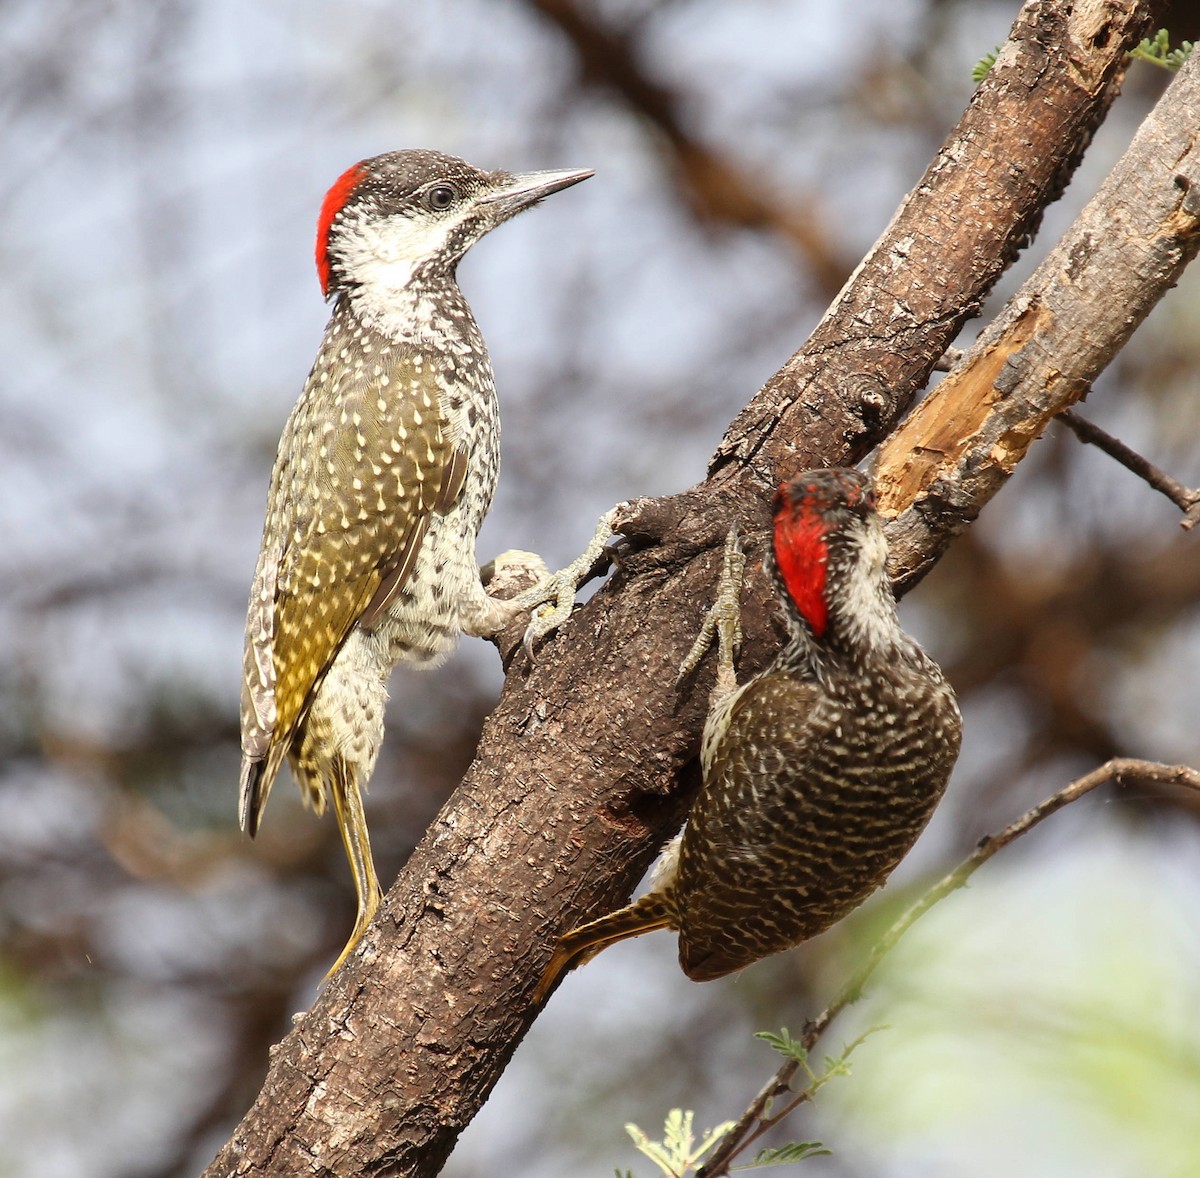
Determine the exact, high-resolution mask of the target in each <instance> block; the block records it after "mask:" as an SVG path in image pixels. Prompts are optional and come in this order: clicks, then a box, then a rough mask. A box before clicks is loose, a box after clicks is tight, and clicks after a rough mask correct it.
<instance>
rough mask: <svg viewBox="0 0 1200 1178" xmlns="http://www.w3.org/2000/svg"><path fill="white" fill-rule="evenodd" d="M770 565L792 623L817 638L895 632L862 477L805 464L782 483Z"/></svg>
mask: <svg viewBox="0 0 1200 1178" xmlns="http://www.w3.org/2000/svg"><path fill="white" fill-rule="evenodd" d="M774 521H775V524H774V544H773V551H774V568H775V576H776V579H777V582H778V584H779V587H780V590H781V592H782V595H783V596H784V598H785V600H786V601H787V602H788V604H789V606H790V607H791V608H790V610H789V613H791V614H793V615H794V619H793V621H796V620H798V621H800V622H802V624H803V626H804V627H805V628H806V629H807V632H808V633H809V635H811V637H812V638H813V639H815V640H816V641H817V642H828V641H834V640H838V639H843V640H849V641H851V642H862V641H867V642H875V641H878V640H882V639H883V638H885V637H890V635H891V633H892V632H893V631H894V630H895V627H896V622H895V616H896V611H895V599H894V598H893V597H892V592H891V588H890V587H889V585H888V581H887V573H886V563H887V541H886V539H885V538H884V534H883V524H882V522H881V520H880V519H879V516H878V514H877V513H876V510H875V495H874V492H873V491H872V489H871V483H870V481H869V480H868V479H867V477H866V476H865V475H862V474H859V473H858V471H855V470H848V469H840V468H835V469H830V470H809V471H805V472H803V473H802V474H799V475H797V476H796V477H795V478H793V479H790V480H789V481H788V482H785V483H783V484H781V485H780V487H779V489H778V491H777V492H776V493H775V506H774Z"/></svg>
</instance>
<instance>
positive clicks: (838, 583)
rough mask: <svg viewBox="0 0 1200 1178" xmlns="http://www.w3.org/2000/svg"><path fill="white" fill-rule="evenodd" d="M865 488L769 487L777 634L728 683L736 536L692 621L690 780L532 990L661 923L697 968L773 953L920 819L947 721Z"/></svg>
mask: <svg viewBox="0 0 1200 1178" xmlns="http://www.w3.org/2000/svg"><path fill="white" fill-rule="evenodd" d="M886 559H887V543H886V540H885V539H884V534H883V525H882V522H881V521H880V519H879V517H878V515H877V514H876V512H875V503H874V496H873V494H872V492H871V489H870V484H869V483H868V482H867V480H866V479H865V478H864V477H863V476H862V475H860V474H858V473H857V472H855V471H852V470H841V469H836V470H813V471H808V472H806V473H804V474H801V475H799V476H797V477H796V478H795V479H793V480H791V481H790V482H788V483H785V484H783V485H782V486H781V487H780V488H779V491H778V492H777V494H776V497H775V506H774V534H773V543H772V551H771V553H770V555H769V556H768V560H767V566H768V568H769V570H770V572H771V574H772V576H773V579H774V582H775V587H776V590H777V592H778V596H779V599H780V602H781V604H782V608H783V616H784V620H785V622H786V625H787V630H788V641H787V644H786V645H785V646H784V648H783V649H782V650H781V651H780V652H779V654H778V655H777V656H776V657H775V659H774V661H773V662H772V663H771V664H770V666H769V667H767V669H766V670H765V671H763V672H762V673H761V674H759V675H756V676H755V677H754V678H752V679H750V680H749V681H748V682H747V683H744V684H743V685H742V686H741V687H738V686H737V684H736V679H735V677H734V673H733V648H734V646H735V645H736V642H737V638H738V635H739V626H738V611H739V606H738V594H739V590H740V584H741V575H742V563H743V562H742V559H741V553H740V550H739V549H738V547H737V542H736V537H735V536H733V535H732V534H731V536H730V541H729V543H728V544H727V546H726V561H725V570H724V573H723V575H722V587H721V591H720V594H719V597H718V601H717V604H716V605H715V606H714V609H713V613H712V614H711V615H710V620H709V622H708V623H706V628H705V630H706V632H704V633H702V634H701V637H700V639H698V640H697V644H696V647H694V648H693V652H692V654H691V655H690V656H689V659H688V660H685V662H684V667H683V670H682V672H681V676H682V674H686V673H687V672H688V671H690V670H691V667H692V666H694V665H695V662H696V661H698V659H699V658H700V657H701V655H702V654H703V651H704V648H705V646H706V645H707V642H708V640H709V638H710V637H711V629H712V627H713V625H714V624H715V626H716V629H717V631H718V634H719V638H720V667H719V670H718V675H717V683H716V686H715V687H714V689H713V694H712V698H711V702H710V706H709V713H708V718H707V721H706V723H705V727H704V737H703V743H702V746H701V766H702V768H703V772H704V782H703V785H702V786H701V788H700V792H699V794H698V795H697V798H696V801H695V804H694V805H693V807H692V810H691V813H690V815H689V817H688V820H687V824H686V826H685V827H684V829H683V833H682V834H681V835H679V836H678V837H677V838H676V839H674V840H673V841H672V842H671V843H670V844H668V846H667V848H666V850H665V851H664V853H663V856H662V858H661V859H660V862H659V864H658V867H657V870H656V872H655V875H654V877H653V879H652V881H651V885H650V890H649V891H648V892H647V894H646V895H645V896H643V897H642V898H641V899H640V900H637V901H636V902H634V903H632V904H630V905H628V906H627V907H625V908H622V909H620V910H618V911H617V912H614V913H611V914H610V915H608V916H604V917H601V918H600V919H598V920H594V921H592V922H591V923H589V924H584V925H581V926H580V927H578V928H576V929H574V930H572V931H571V932H569V933H567V934H566V935H565V936H564V937H562V938H561V939H560V940H559V943H558V946H557V948H556V949H555V952H554V955H553V957H552V958H551V961H550V964H549V965H548V966H547V968H546V971H545V973H544V974H543V976H542V979H541V982H540V983H539V985H538V989H537V993H536V998H537V999H538V1000H540V999H541V998H543V997H544V996H545V995H546V994H547V993H548V992H549V990H550V988H551V986H552V985H553V984H554V982H555V981H556V980H557V979H558V978H559V977H560V976H561V975H562V974H563V973H565V972H566V971H567V970H569V969H571V968H572V967H574V966H575V965H578V964H581V963H582V962H584V961H586V960H588V959H589V958H590V957H591V956H592V955H593V954H595V953H597V952H599V951H600V950H601V949H604V948H606V947H607V946H609V945H611V944H614V943H616V942H617V941H621V940H624V939H626V938H627V937H634V936H638V935H640V934H641V933H645V932H650V931H651V930H653V929H658V928H671V929H676V930H677V931H678V932H679V961H680V965H681V966H682V967H683V971H684V972H685V973H686V974H687V975H688V977H690V978H692V979H693V980H694V981H698V982H701V981H709V980H711V979H713V978H719V977H723V976H724V975H725V974H728V973H732V972H734V971H735V970H739V969H742V968H743V967H745V966H747V965H750V964H752V963H753V962H755V961H759V960H760V959H762V958H763V957H767V956H769V955H770V954H772V953H778V952H780V951H781V950H784V949H790V948H792V947H793V946H795V945H798V944H800V943H801V942H802V941H805V940H807V939H808V938H809V937H812V936H815V935H816V934H817V933H819V932H822V931H823V930H824V929H826V928H828V927H829V926H830V925H832V924H833V923H834V922H836V921H837V920H839V919H841V917H843V916H845V915H846V914H847V913H849V912H850V911H851V910H852V909H853V908H855V907H856V906H857V905H858V904H860V903H862V901H863V900H865V899H866V898H867V897H868V896H869V895H870V894H871V893H872V892H874V891H875V890H876V889H877V888H878V887H880V886H881V885H882V884H883V882H884V881H885V880H886V879H887V877H888V875H889V874H891V872H892V869H893V868H895V866H896V865H897V864H898V863H899V862H900V860H901V859H902V858H903V857H904V855H905V854H906V853H907V852H908V850H909V848H910V847H911V846H912V845H913V843H914V842H915V841H916V839H917V836H918V835H919V834H920V833H921V831H922V830H923V829H924V827H925V824H926V823H927V822H928V820H929V817H930V815H931V814H932V813H933V809H934V807H935V806H936V804H937V802H938V799H939V798H940V797H941V795H942V792H943V790H944V789H945V786H946V782H947V781H948V780H949V777H950V772H951V770H952V769H953V767H954V762H955V760H956V759H957V757H958V750H959V744H960V740H961V719H960V716H959V711H958V705H957V703H956V701H955V698H954V693H953V691H952V690H951V688H950V686H949V684H947V682H946V680H945V678H944V677H943V675H942V672H941V670H940V668H939V667H938V666H937V665H936V664H935V663H934V662H933V661H932V660H931V659H930V658H929V657H928V656H927V655H926V654H925V652H924V651H923V650H921V648H920V647H919V646H918V645H917V643H916V642H915V641H913V639H912V638H910V637H909V636H908V635H907V634H906V633H905V632H904V631H903V630H902V629H901V628H900V623H899V618H898V617H897V614H896V602H895V598H894V597H893V595H892V591H891V587H890V585H889V583H888V580H887V573H886V569H885V564H886Z"/></svg>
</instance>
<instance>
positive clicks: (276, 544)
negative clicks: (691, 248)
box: [240, 151, 607, 974]
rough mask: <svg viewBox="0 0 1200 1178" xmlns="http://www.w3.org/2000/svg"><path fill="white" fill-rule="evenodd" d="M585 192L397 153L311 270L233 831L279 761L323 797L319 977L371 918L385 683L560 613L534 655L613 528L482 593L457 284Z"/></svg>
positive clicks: (467, 323) (350, 177)
mask: <svg viewBox="0 0 1200 1178" xmlns="http://www.w3.org/2000/svg"><path fill="white" fill-rule="evenodd" d="M591 174H592V173H591V172H590V171H564V172H531V173H526V174H523V175H511V174H509V173H507V172H485V171H481V170H480V169H478V168H475V167H472V166H471V165H470V164H467V163H465V162H464V161H463V160H460V159H456V158H454V157H453V156H448V155H443V154H441V153H440V152H434V151H397V152H391V153H388V154H386V155H381V156H376V157H375V158H373V159H368V160H364V161H362V162H361V163H359V164H356V165H355V166H354V167H352V168H350V169H349V170H348V171H347V172H346V173H345V174H344V175H342V177H341V178H340V179H339V180H338V181H337V182H336V183H335V184H334V185H333V187H332V188H331V189H330V190H329V193H328V195H327V196H326V198H325V202H324V205H323V207H322V209H321V215H320V219H319V222H318V228H317V247H316V256H317V271H318V274H319V276H320V280H321V288H322V291H323V292H324V294H325V295H326V297H327V298H333V299H335V300H336V301H335V303H334V308H333V315H332V318H331V319H330V321H329V325H328V327H327V328H326V329H325V336H324V339H323V340H322V343H321V347H320V350H319V352H318V354H317V359H316V362H315V363H314V365H313V368H312V372H311V373H310V375H309V377H308V380H307V382H306V383H305V385H304V390H303V392H302V393H301V395H300V399H299V401H298V402H297V403H296V406H295V408H294V409H293V410H292V413H291V416H290V417H289V418H288V422H287V425H286V426H285V428H284V431H283V436H282V438H281V440H280V443H279V452H278V456H277V457H276V460H275V468H274V471H273V473H272V476H271V487H270V492H269V495H268V499H267V511H266V522H265V525H264V529H263V540H262V548H261V550H260V552H259V558H258V566H257V568H256V570H255V574H254V583H253V586H252V588H251V593H250V605H249V612H248V618H247V624H246V648H245V661H244V679H243V685H242V753H243V760H242V778H241V799H240V815H241V824H242V828H243V829H244V830H246V831H247V832H248V833H249V834H251V835H253V834H254V833H255V832H256V831H257V829H258V824H259V821H260V818H261V815H262V811H263V807H264V806H265V805H266V801H267V796H268V794H269V792H270V789H271V785H272V783H273V782H274V780H275V777H276V775H277V774H278V772H279V769H280V767H281V766H282V764H283V761H284V758H285V757H286V758H287V759H288V760H289V761H290V763H291V767H292V771H293V773H294V775H295V777H296V780H297V782H298V784H299V786H300V789H301V791H302V793H303V795H304V798H305V801H306V802H307V803H308V804H309V805H310V806H311V807H312V808H313V809H314V810H316V811H317V813H318V814H320V813H322V812H323V811H324V809H325V805H326V801H327V799H328V798H329V797H332V799H333V804H334V810H335V812H336V815H337V821H338V826H339V828H340V830H341V834H342V839H343V842H344V843H345V847H346V853H347V856H348V857H349V860H350V864H351V867H352V869H353V872H354V882H355V888H356V891H357V894H358V917H357V920H356V922H355V925H354V931H353V933H352V934H351V937H350V940H349V942H348V944H347V945H346V947H345V949H344V950H343V951H342V954H341V956H340V957H339V958H338V960H337V962H336V963H335V964H334V966H333V969H331V970H330V973H331V974H332V973H333V971H334V970H336V969H337V968H338V966H339V965H341V963H342V961H343V960H345V958H346V956H347V955H348V954H349V952H350V951H351V950H352V949H353V948H354V946H355V944H356V943H357V942H358V940H359V938H360V937H361V936H362V934H363V932H364V930H365V929H366V927H367V925H368V924H369V923H370V920H371V917H372V916H373V915H374V913H375V910H376V908H377V907H378V904H379V900H380V888H379V882H378V879H377V878H376V874H375V868H374V864H373V861H372V856H371V846H370V842H369V840H368V837H367V826H366V820H365V818H364V815H363V808H362V799H361V796H360V791H361V790H362V788H363V787H364V786H365V785H366V782H367V779H368V778H369V777H370V775H371V771H372V769H373V768H374V765H375V760H376V757H377V755H378V752H379V746H380V742H381V740H382V738H383V707H384V702H385V700H386V698H387V687H386V685H387V679H388V676H389V674H390V673H391V670H392V668H393V667H394V666H395V664H396V663H397V662H398V661H400V660H406V661H408V662H410V663H413V664H416V665H424V666H432V665H435V664H436V663H438V662H440V661H441V660H442V659H443V658H444V657H445V656H446V654H448V653H449V651H450V650H451V649H452V648H453V646H454V644H455V642H456V641H457V639H458V635H459V633H460V632H465V633H468V634H476V635H491V634H494V633H496V632H498V631H499V630H501V629H503V628H504V626H505V625H507V624H508V622H510V621H511V620H512V619H513V617H514V616H515V615H516V614H517V613H519V612H520V611H521V610H525V609H530V608H531V607H534V606H536V605H538V604H541V603H544V602H547V601H551V600H553V601H554V602H555V603H556V606H555V609H553V610H552V611H550V612H549V613H547V614H542V615H540V616H535V618H534V620H533V621H532V622H531V623H530V627H529V630H528V631H527V633H526V643H527V645H528V644H529V643H530V642H531V641H532V640H533V639H534V638H537V637H540V636H541V635H543V634H544V633H547V632H548V631H549V630H550V629H553V628H554V626H556V625H557V624H558V623H559V622H560V621H561V620H562V618H563V617H564V616H565V615H566V614H567V613H568V612H569V610H570V602H571V600H572V599H573V596H574V591H575V587H576V584H577V582H578V580H579V579H580V577H581V575H582V574H583V572H584V571H585V566H590V565H591V563H592V560H593V559H594V557H595V556H596V554H597V552H598V550H599V548H600V547H601V546H602V543H603V539H604V537H605V535H607V528H606V523H607V517H606V519H605V520H602V521H601V527H600V530H599V531H598V532H597V534H596V537H595V538H594V540H593V542H592V544H591V545H590V546H589V549H588V552H587V553H585V554H584V556H583V557H581V558H580V559H579V560H578V561H576V562H574V563H573V564H572V565H570V566H568V568H567V569H565V570H563V572H562V573H561V574H558V575H557V576H556V577H554V578H547V579H546V580H544V581H542V582H541V584H539V585H538V586H536V587H535V588H534V589H533V590H530V591H529V592H527V593H524V594H522V595H520V596H519V597H517V598H514V599H512V600H509V601H502V600H499V599H496V598H493V597H490V596H489V595H488V594H487V593H486V592H485V590H484V588H483V586H482V584H481V581H480V574H479V566H478V564H477V562H476V556H475V538H476V534H477V533H478V531H479V528H480V525H481V524H482V523H483V519H484V516H485V515H486V514H487V511H488V508H489V507H490V505H491V501H492V495H493V492H494V491H495V487H496V477H497V471H498V466H499V459H500V437H499V428H500V427H499V413H498V407H497V402H496V388H495V380H494V378H493V375H492V367H491V363H490V361H489V359H488V354H487V349H486V347H485V346H484V342H483V337H482V336H481V334H480V331H479V327H478V326H477V324H476V322H475V319H474V317H473V316H472V314H471V309H470V307H469V306H468V305H467V303H466V300H465V299H464V298H463V296H462V293H461V291H460V290H459V288H458V283H457V280H456V277H455V272H456V268H457V265H458V262H459V261H460V259H461V258H462V256H463V255H464V254H465V253H466V251H467V250H468V249H469V248H470V247H471V246H472V245H473V244H474V243H475V242H476V241H478V240H479V239H480V238H481V237H482V236H483V235H484V234H485V233H487V232H488V231H489V230H491V229H494V228H495V227H496V226H497V225H499V224H501V223H503V222H504V221H506V220H508V219H509V218H510V217H512V216H513V215H514V214H516V213H519V212H520V211H522V210H523V209H526V208H529V207H530V206H531V205H533V204H536V203H537V202H538V201H540V200H541V199H542V198H543V197H545V196H549V195H550V194H551V193H554V192H558V191H559V190H561V189H563V188H567V187H569V186H570V185H572V184H576V183H578V182H579V181H580V180H584V179H586V178H587V177H588V176H590V175H591ZM506 555H507V556H509V557H510V558H511V559H510V561H509V563H522V560H521V558H527V559H526V560H525V561H524V563H526V564H528V563H529V561H536V559H537V558H532V557H530V556H529V554H506ZM504 560H505V557H501V558H499V561H500V562H503V561H504ZM537 565H538V566H540V571H541V573H543V574H544V572H545V568H544V566H543V565H541V564H540V561H537Z"/></svg>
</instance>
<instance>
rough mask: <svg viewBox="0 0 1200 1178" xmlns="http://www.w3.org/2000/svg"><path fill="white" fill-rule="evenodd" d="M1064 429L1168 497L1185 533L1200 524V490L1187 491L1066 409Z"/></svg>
mask: <svg viewBox="0 0 1200 1178" xmlns="http://www.w3.org/2000/svg"><path fill="white" fill-rule="evenodd" d="M1058 416H1059V419H1060V420H1061V421H1062V423H1063V425H1065V426H1068V427H1069V428H1070V429H1071V430H1072V431H1073V432H1074V433H1075V436H1076V437H1077V438H1078V439H1079V440H1080V441H1081V442H1087V443H1089V444H1090V445H1093V446H1096V447H1097V448H1099V449H1101V450H1103V451H1104V453H1105V454H1107V455H1108V456H1109V457H1110V458H1115V459H1116V460H1117V461H1118V462H1119V463H1120V464H1121V465H1122V466H1123V467H1125V469H1126V470H1131V471H1133V473H1134V474H1135V475H1137V476H1138V478H1140V479H1144V480H1145V481H1146V482H1147V483H1149V484H1150V486H1152V487H1153V488H1154V489H1155V490H1156V491H1158V492H1160V493H1161V494H1163V495H1165V496H1166V497H1167V498H1168V499H1170V500H1171V502H1172V503H1174V504H1175V506H1176V507H1178V508H1179V510H1180V511H1182V512H1183V519H1182V520H1180V524H1179V526H1180V527H1181V528H1183V529H1185V530H1187V529H1188V528H1194V527H1195V526H1196V525H1197V524H1200V490H1197V489H1194V488H1192V487H1185V486H1184V485H1183V484H1182V483H1181V482H1180V481H1179V480H1178V479H1173V478H1172V477H1171V476H1170V475H1169V474H1167V473H1166V471H1164V470H1162V469H1160V468H1159V467H1157V466H1155V465H1154V463H1152V462H1150V461H1149V460H1147V459H1145V458H1143V457H1142V456H1141V455H1140V454H1139V453H1138V452H1137V451H1136V450H1131V449H1130V448H1129V447H1128V446H1126V445H1125V443H1124V442H1122V441H1120V440H1119V439H1118V438H1114V437H1113V436H1112V434H1109V433H1106V432H1105V431H1104V430H1102V429H1101V428H1100V427H1099V426H1098V425H1094V424H1093V423H1092V422H1090V421H1088V420H1087V419H1086V418H1084V417H1080V416H1079V414H1078V413H1075V412H1074V411H1073V410H1070V409H1064V410H1063V411H1062V412H1061V413H1060V414H1059V415H1058Z"/></svg>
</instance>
